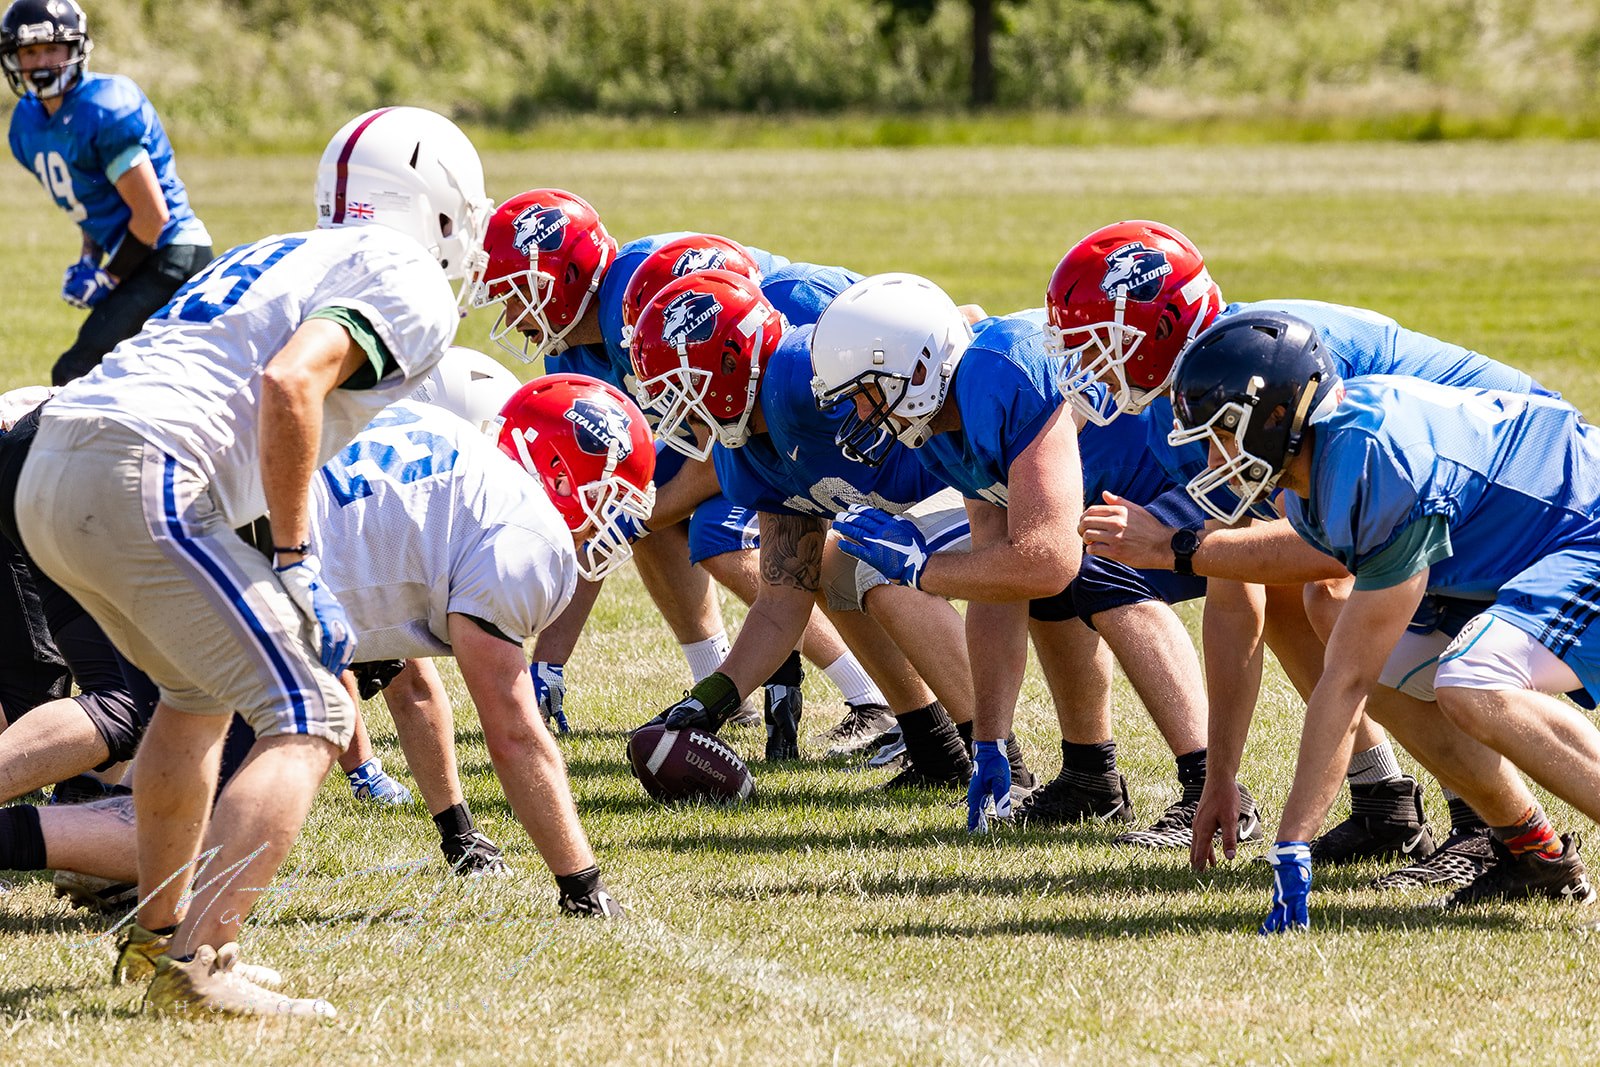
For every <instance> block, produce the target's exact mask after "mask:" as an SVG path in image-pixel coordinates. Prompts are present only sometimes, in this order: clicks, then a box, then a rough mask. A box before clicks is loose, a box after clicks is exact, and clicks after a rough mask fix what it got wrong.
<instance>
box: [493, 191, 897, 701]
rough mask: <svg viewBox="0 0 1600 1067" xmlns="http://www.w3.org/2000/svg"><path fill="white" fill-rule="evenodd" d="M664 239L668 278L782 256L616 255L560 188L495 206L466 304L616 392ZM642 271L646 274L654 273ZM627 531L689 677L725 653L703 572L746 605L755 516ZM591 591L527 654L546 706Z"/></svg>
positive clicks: (814, 655)
mask: <svg viewBox="0 0 1600 1067" xmlns="http://www.w3.org/2000/svg"><path fill="white" fill-rule="evenodd" d="M691 238H693V239H694V240H690V239H691ZM675 243H676V245H677V247H678V254H677V255H675V256H673V257H671V259H670V260H667V261H666V263H667V266H668V270H667V272H666V273H667V274H669V275H670V274H672V273H673V272H678V273H681V272H683V271H687V270H698V269H702V268H705V267H708V266H712V267H715V266H719V265H720V266H723V267H735V268H737V269H740V270H743V271H745V272H747V273H749V274H752V275H763V274H767V273H770V272H771V271H773V270H775V269H777V268H779V267H781V266H783V265H784V264H786V263H787V262H788V261H787V260H785V259H783V258H782V257H779V256H773V255H771V254H769V253H767V252H764V251H761V250H760V249H750V248H746V247H745V246H743V245H739V244H737V243H735V242H732V241H729V240H728V239H726V238H721V237H715V236H713V235H694V234H683V233H675V234H659V235H656V236H652V237H643V238H640V239H638V240H636V241H631V242H629V243H628V244H626V245H623V246H621V247H620V248H619V247H618V245H617V242H616V240H615V239H614V238H612V237H611V235H610V234H609V233H608V232H607V231H606V229H605V227H604V225H603V224H602V223H601V221H600V218H599V215H598V214H597V213H596V212H595V210H594V208H593V207H592V206H590V205H589V204H588V202H587V201H585V200H583V199H582V198H581V197H578V196H575V195H574V194H572V193H569V192H565V191H563V190H560V189H533V190H529V191H528V192H525V193H521V194H519V195H518V196H515V197H512V198H511V199H510V200H508V201H506V202H505V203H504V204H503V205H501V207H500V208H499V210H497V211H496V212H495V215H494V218H493V219H492V220H491V222H490V227H489V234H488V237H487V241H486V246H485V247H486V250H487V252H488V258H487V264H486V267H485V270H484V273H483V275H482V278H481V280H480V281H479V282H478V284H477V285H476V287H475V294H476V295H475V297H474V303H475V304H476V305H477V306H480V307H484V306H496V305H498V306H500V308H501V312H500V317H499V320H498V321H497V322H496V324H495V326H494V328H493V329H492V330H491V331H490V336H491V338H492V339H494V340H495V342H496V343H497V344H499V345H500V346H501V347H503V348H505V349H506V350H507V351H509V352H511V353H512V354H513V355H515V356H517V358H519V359H523V360H532V359H535V358H540V357H542V358H543V359H544V366H545V370H546V371H553V372H575V373H582V374H588V375H590V376H592V377H596V378H599V379H601V380H603V381H608V382H610V383H611V384H612V385H614V386H617V387H618V388H621V389H623V390H624V391H625V392H628V391H631V390H630V389H629V385H628V381H627V376H628V367H629V362H628V351H627V345H626V336H625V335H626V331H627V325H628V322H627V316H628V314H629V304H628V300H627V294H628V290H629V288H630V284H631V282H632V281H633V279H634V276H635V275H636V274H637V273H638V271H639V270H640V269H641V267H642V266H643V264H644V263H645V262H646V261H647V260H648V259H650V257H651V255H652V253H655V252H657V251H658V250H660V249H662V248H663V246H666V245H669V244H675ZM648 273H649V274H651V275H658V272H657V271H655V270H654V269H653V270H652V271H650V272H648ZM635 291H636V297H635V301H634V305H633V306H634V307H635V308H636V307H638V306H641V305H642V304H643V300H642V299H639V298H638V293H639V292H640V291H641V290H640V289H639V287H635ZM661 458H662V460H663V461H664V462H663V464H662V467H661V469H660V470H658V471H657V484H658V485H664V484H665V483H666V482H667V481H669V480H670V479H671V478H672V477H674V476H675V475H676V474H677V473H678V471H679V470H680V469H681V467H682V463H681V462H680V461H678V460H677V459H675V458H674V456H672V455H663V456H662V457H661ZM634 532H635V533H636V534H639V535H642V534H644V533H647V532H648V533H649V535H650V536H649V539H648V541H642V542H640V544H639V545H638V551H637V552H636V554H635V557H634V559H635V562H636V564H637V565H638V568H639V574H640V577H641V578H642V579H643V580H644V582H645V587H646V589H647V590H649V592H650V595H651V599H652V600H654V601H655V603H656V606H657V607H658V608H659V609H660V610H661V612H662V616H663V618H665V619H666V621H667V624H668V626H670V627H671V628H672V630H673V633H674V635H675V636H676V637H677V639H678V643H679V647H680V648H681V649H682V650H683V654H684V658H685V659H686V660H687V661H688V664H689V669H690V673H691V674H692V675H693V677H694V680H695V681H696V682H699V681H700V680H701V679H703V678H705V676H706V675H708V674H710V673H711V672H712V671H713V670H715V669H716V667H717V665H718V664H719V663H721V662H722V659H723V657H724V656H725V655H726V654H727V651H728V648H729V647H730V646H729V642H728V638H727V635H726V631H725V630H724V628H723V625H722V616H721V610H720V609H719V608H718V606H717V603H716V598H715V593H714V592H713V590H712V588H711V585H710V582H709V578H715V579H716V580H717V581H718V582H719V583H720V584H722V585H724V586H725V587H727V588H728V589H729V590H730V591H732V592H733V593H734V594H735V595H737V596H740V597H741V598H742V599H745V600H746V601H747V602H748V600H749V599H750V598H751V597H753V596H754V593H755V587H756V585H757V578H756V575H755V573H754V561H753V557H754V549H755V546H756V529H755V516H754V514H753V513H751V512H750V511H748V510H747V509H744V508H738V507H734V506H733V505H731V504H729V503H728V502H727V500H726V499H724V498H722V497H721V496H720V495H718V496H715V497H713V498H711V499H709V500H707V501H705V502H704V503H702V504H701V505H700V507H698V508H696V510H695V514H694V515H693V516H691V518H690V519H689V521H688V522H687V523H677V524H674V525H672V526H670V527H660V524H659V523H657V524H651V525H648V526H647V527H646V528H645V529H641V530H637V531H634ZM697 564H698V565H699V566H696V565H697ZM598 594H599V586H598V584H597V583H590V582H584V583H582V584H580V586H579V590H578V594H577V596H576V597H575V598H574V603H573V606H572V607H571V608H569V609H568V611H567V613H566V614H565V615H564V616H563V617H562V618H561V619H560V620H559V621H558V622H557V623H556V625H554V626H552V627H551V628H550V629H549V630H548V631H546V632H545V634H544V635H543V636H542V637H541V638H540V641H539V644H538V646H537V647H536V648H535V650H534V665H533V667H532V670H533V672H534V675H535V680H536V684H537V685H538V686H539V687H540V689H541V701H542V702H543V705H544V706H545V707H546V708H547V709H550V710H558V709H559V708H560V705H561V701H562V699H563V694H564V689H565V677H564V673H563V672H564V665H565V663H566V661H567V658H568V657H569V656H570V655H571V653H572V650H573V648H574V647H575V646H576V643H577V640H578V636H579V634H580V633H581V631H582V629H583V624H584V622H585V621H586V620H587V617H588V614H589V611H590V609H591V608H592V607H593V605H594V600H595V597H596V596H598ZM803 647H804V651H805V653H806V654H807V656H808V657H809V658H810V659H811V660H812V661H813V662H814V663H817V664H818V665H819V666H821V667H822V668H823V671H824V673H826V674H827V675H828V676H829V678H830V679H831V680H832V681H833V682H834V683H835V684H836V685H837V686H838V687H839V688H840V690H841V691H842V692H843V693H844V696H845V700H846V702H847V703H849V704H851V705H853V706H858V707H880V708H881V705H882V695H881V694H879V693H878V692H877V691H876V689H875V688H873V687H872V686H871V684H870V682H869V681H868V680H867V677H866V674H865V673H864V672H863V671H862V670H861V667H860V665H859V664H858V663H857V662H856V661H855V658H854V657H853V656H851V655H850V654H849V650H848V649H846V648H845V646H844V644H843V642H842V641H841V640H840V639H839V636H838V634H837V633H835V632H834V630H833V627H832V626H830V625H829V624H828V623H827V621H826V620H825V619H824V618H822V617H821V615H820V614H819V615H816V616H814V617H813V619H812V621H811V623H810V624H809V625H808V628H807V636H806V640H805V641H804V643H803ZM764 696H765V703H766V704H767V705H768V708H769V709H772V710H774V711H775V712H776V713H778V714H780V715H783V716H784V717H793V714H791V713H793V712H796V711H797V710H798V703H797V702H798V698H799V688H798V683H796V684H794V685H789V684H784V683H782V682H778V681H774V683H773V685H772V686H769V687H767V688H766V690H765V693H764ZM760 715H761V712H760V711H758V710H755V709H751V711H750V712H749V713H742V714H741V716H740V719H739V720H738V721H755V720H756V719H757V718H758V717H759V716H760Z"/></svg>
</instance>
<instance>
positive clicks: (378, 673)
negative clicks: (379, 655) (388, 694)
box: [350, 659, 406, 700]
mask: <svg viewBox="0 0 1600 1067" xmlns="http://www.w3.org/2000/svg"><path fill="white" fill-rule="evenodd" d="M405 669H406V661H405V660H403V659H372V660H367V661H366V662H364V663H352V664H350V673H351V674H354V675H355V676H356V692H358V693H360V694H361V699H362V700H371V699H372V698H373V697H375V696H377V695H378V694H379V693H381V692H383V691H384V689H386V688H387V687H388V685H389V683H390V682H392V681H394V679H395V676H396V675H398V674H399V673H400V672H401V671H403V670H405Z"/></svg>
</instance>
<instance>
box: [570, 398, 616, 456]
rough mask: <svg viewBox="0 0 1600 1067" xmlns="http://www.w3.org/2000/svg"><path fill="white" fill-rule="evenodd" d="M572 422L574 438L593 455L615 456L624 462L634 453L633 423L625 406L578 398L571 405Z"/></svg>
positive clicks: (580, 446) (579, 445)
mask: <svg viewBox="0 0 1600 1067" xmlns="http://www.w3.org/2000/svg"><path fill="white" fill-rule="evenodd" d="M566 417H567V421H568V422H570V423H572V439H573V440H574V441H576V442H578V447H579V448H581V449H583V450H584V451H585V452H587V453H589V454H590V455H592V456H613V457H615V460H616V462H618V463H621V462H622V461H623V460H625V459H627V458H628V457H629V456H631V455H633V437H632V436H631V435H630V434H629V432H628V431H629V429H630V428H631V427H632V425H633V423H632V420H630V419H629V418H628V416H627V413H626V412H624V411H623V410H622V409H621V408H617V407H612V406H610V405H606V404H598V403H596V402H595V401H593V400H574V401H573V402H572V406H571V407H570V408H568V409H567V416H566Z"/></svg>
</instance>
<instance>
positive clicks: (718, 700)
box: [651, 671, 739, 734]
mask: <svg viewBox="0 0 1600 1067" xmlns="http://www.w3.org/2000/svg"><path fill="white" fill-rule="evenodd" d="M738 710H739V690H738V689H737V688H736V687H735V686H734V684H733V679H731V678H729V677H728V676H727V675H726V674H723V673H721V672H720V671H718V672H713V673H711V674H708V675H706V676H705V677H704V678H702V679H701V680H700V681H699V682H697V683H696V684H695V687H694V688H693V689H691V690H689V691H688V692H687V693H685V694H683V699H682V700H680V701H678V702H677V703H676V704H674V705H672V706H671V707H670V708H667V709H666V710H665V711H663V712H662V713H661V714H660V715H658V716H656V718H654V719H652V720H651V721H652V722H659V723H662V724H664V725H665V726H666V728H667V729H669V730H687V729H689V728H690V727H694V728H695V729H697V730H705V731H707V732H709V733H713V734H714V733H716V732H717V731H718V730H720V729H722V724H723V723H725V722H727V721H728V720H729V719H730V718H732V717H733V713H734V712H736V711H738Z"/></svg>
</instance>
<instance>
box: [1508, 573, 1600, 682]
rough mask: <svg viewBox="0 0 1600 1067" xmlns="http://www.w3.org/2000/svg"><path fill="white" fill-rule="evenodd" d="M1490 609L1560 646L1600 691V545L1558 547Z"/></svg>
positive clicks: (1582, 676) (1583, 677)
mask: <svg viewBox="0 0 1600 1067" xmlns="http://www.w3.org/2000/svg"><path fill="white" fill-rule="evenodd" d="M1489 614H1491V615H1493V616H1495V617H1496V618H1500V619H1504V620H1505V621H1506V622H1509V623H1510V624H1511V625H1513V626H1515V627H1516V628H1517V629H1519V630H1521V631H1522V632H1523V633H1525V634H1527V635H1529V636H1530V637H1532V638H1533V639H1534V640H1536V641H1538V642H1539V643H1540V644H1541V645H1543V646H1544V647H1545V648H1548V649H1549V650H1550V651H1551V652H1554V653H1555V654H1556V656H1558V657H1559V658H1560V659H1561V662H1563V663H1565V664H1566V665H1567V666H1568V667H1570V668H1571V669H1572V673H1573V674H1576V675H1577V676H1578V680H1579V681H1580V682H1582V683H1583V687H1584V688H1585V689H1586V690H1588V692H1589V695H1590V696H1592V697H1600V630H1596V631H1595V633H1594V634H1593V636H1591V635H1590V634H1589V630H1590V625H1589V624H1590V623H1592V622H1594V620H1595V618H1596V617H1597V616H1600V546H1584V547H1580V548H1569V549H1564V550H1563V551H1560V552H1555V553H1552V554H1551V555H1548V556H1546V557H1544V558H1543V559H1541V560H1540V561H1539V562H1537V563H1535V564H1534V565H1533V566H1531V567H1529V568H1528V569H1527V570H1525V571H1523V572H1522V573H1521V574H1518V575H1517V576H1516V577H1515V578H1512V579H1511V580H1510V581H1509V582H1507V583H1506V584H1505V585H1503V586H1501V587H1500V594H1499V596H1497V597H1495V601H1494V603H1493V604H1491V605H1490V606H1489Z"/></svg>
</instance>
